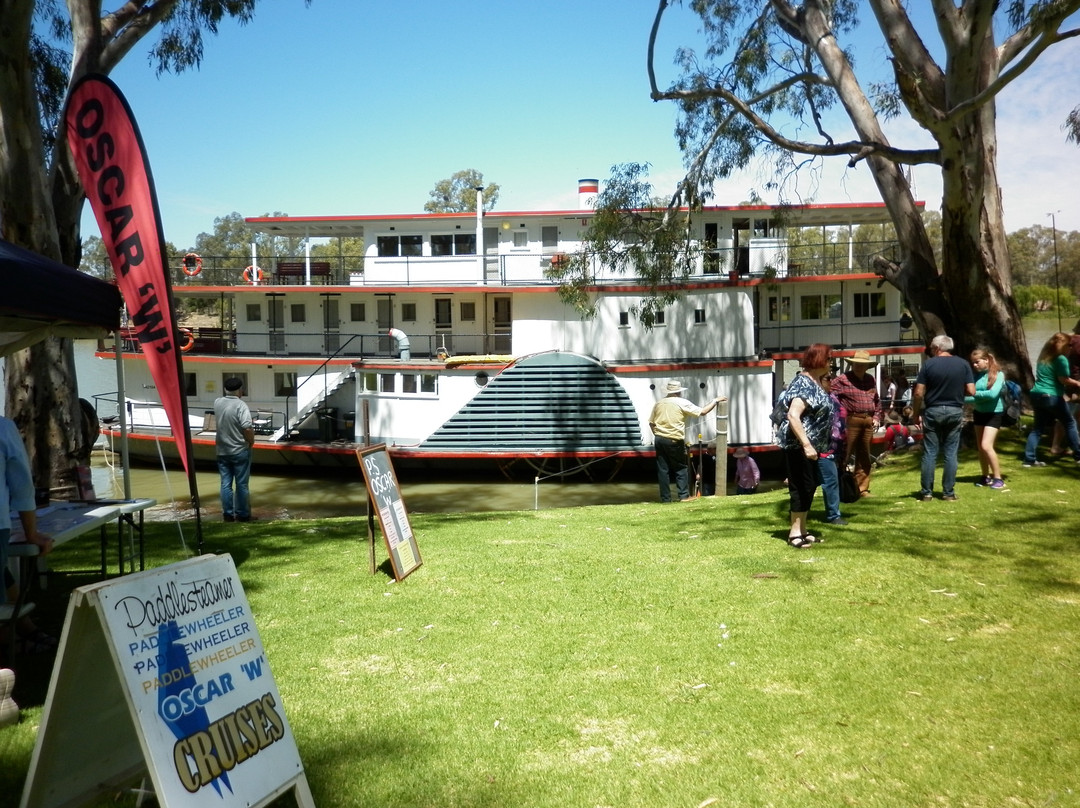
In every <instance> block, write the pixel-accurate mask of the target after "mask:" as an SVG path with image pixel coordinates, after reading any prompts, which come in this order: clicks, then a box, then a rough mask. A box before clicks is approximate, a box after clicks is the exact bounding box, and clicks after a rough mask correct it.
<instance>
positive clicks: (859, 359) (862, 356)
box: [847, 351, 877, 367]
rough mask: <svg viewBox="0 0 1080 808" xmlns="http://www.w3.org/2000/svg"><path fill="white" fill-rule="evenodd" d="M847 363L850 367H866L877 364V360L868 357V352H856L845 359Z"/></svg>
mask: <svg viewBox="0 0 1080 808" xmlns="http://www.w3.org/2000/svg"><path fill="white" fill-rule="evenodd" d="M847 361H848V363H850V364H852V365H866V366H868V367H871V366H873V365H876V364H877V360H876V359H874V357H872V356H870V353H869V352H868V351H856V352H855V355H854V356H849V357H847Z"/></svg>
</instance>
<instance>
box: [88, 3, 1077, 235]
mask: <svg viewBox="0 0 1080 808" xmlns="http://www.w3.org/2000/svg"><path fill="white" fill-rule="evenodd" d="M656 5H657V4H656V2H655V0H625V2H617V1H616V0H585V1H584V2H582V0H578V2H573V3H571V2H567V1H566V0H546V2H543V3H522V4H511V3H509V2H506V0H458V1H457V2H446V1H445V0H441V1H440V0H414V1H413V2H410V3H401V2H388V1H387V0H369V1H368V2H356V1H355V0H314V2H313V3H312V5H311V6H310V7H309V8H305V7H304V3H303V2H302V0H264V2H262V3H260V4H259V6H258V8H257V10H256V15H255V20H254V21H253V22H252V23H251V24H249V25H247V26H243V27H241V26H237V25H235V24H234V23H232V22H227V23H225V24H224V25H223V26H222V29H221V32H220V33H219V35H218V36H216V37H212V38H208V39H207V41H206V49H205V57H204V61H203V64H202V67H201V69H200V70H198V71H192V72H189V73H186V74H182V75H180V76H173V75H169V74H165V75H162V76H161V77H155V75H154V73H153V70H152V69H150V67H149V66H148V65H147V62H146V58H145V50H146V49H145V48H143V49H141V50H137V51H135V52H133V53H132V54H130V55H129V56H128V57H127V58H126V59H125V61H124V62H123V63H122V64H121V65H120V66H119V67H118V68H117V69H116V70H115V71H114V72H113V74H112V78H113V79H114V81H116V83H117V84H118V85H119V87H120V88H121V90H122V91H123V92H124V94H125V95H126V96H127V99H128V102H129V103H130V105H131V107H132V109H133V110H134V113H135V116H136V119H137V121H138V123H139V127H140V129H141V131H142V134H143V139H144V141H145V142H146V145H147V149H148V151H149V156H150V162H151V166H152V168H153V172H154V179H155V183H156V186H157V192H158V200H159V204H160V207H161V211H162V215H163V218H164V228H165V237H166V239H167V240H169V241H171V242H173V243H174V244H175V245H176V246H177V247H178V248H181V249H184V248H187V247H189V246H191V245H193V244H194V242H195V237H196V236H197V235H198V234H199V233H200V232H209V231H212V229H213V222H214V219H215V217H218V216H223V215H227V214H229V213H231V212H233V211H237V212H239V213H240V214H242V215H244V216H259V215H262V214H265V213H273V212H279V211H280V212H283V213H288V214H290V215H336V214H375V213H410V212H416V211H420V210H422V208H423V205H424V203H425V202H426V201H427V199H428V192H429V191H430V190H431V189H432V188H433V187H434V185H435V183H436V182H437V181H438V180H440V179H443V178H446V177H449V176H450V175H451V174H453V173H454V172H455V171H458V170H460V169H465V168H475V169H478V170H479V171H481V172H483V174H484V178H485V180H486V181H489V182H496V183H498V184H499V186H500V189H501V190H500V197H499V203H498V209H500V210H537V209H567V208H575V207H576V206H577V181H578V179H581V178H585V177H598V178H599V179H601V180H603V179H604V178H605V177H606V176H607V175H608V173H609V170H610V167H611V166H612V165H615V164H617V163H622V162H628V161H642V162H648V163H651V164H652V166H653V168H652V173H651V178H652V180H653V182H654V184H655V185H656V187H657V190H658V191H667V190H669V189H670V188H671V187H673V185H674V183H675V182H676V181H677V180H678V179H679V177H681V175H682V174H681V172H682V158H681V155H680V154H679V151H678V149H677V146H676V143H675V139H674V136H673V133H672V131H673V128H674V124H675V120H676V110H675V108H674V106H673V105H672V104H671V103H667V102H662V103H654V102H652V101H651V100H650V99H649V86H648V80H647V75H646V46H647V43H648V35H649V29H650V26H651V24H652V20H653V16H654V13H655V10H656ZM665 20H666V23H665V27H664V28H663V29H662V36H661V38H660V41H659V43H658V47H657V58H656V65H657V68H658V70H659V71H660V75H659V77H658V78H659V81H660V84H661V86H666V85H667V84H668V83H670V80H671V79H672V78H673V76H674V68H673V66H672V58H673V55H674V52H675V49H676V47H678V46H680V45H682V46H690V47H694V48H698V49H700V48H701V40H700V37H699V35H698V33H697V24H696V18H694V17H693V15H692V14H690V12H688V11H687V10H686V9H685V8H682V7H674V8H672V9H670V10H669V11H668V13H667V15H666V17H665ZM876 35H877V34H876V26H873V25H872V24H871V26H870V27H868V28H867V34H866V37H865V44H866V45H867V46H868V49H867V50H866V51H865V52H864V54H863V55H862V59H863V62H862V63H863V64H875V65H880V64H883V63H884V50H883V48H881V46H880V45H876V44H875V42H874V40H873V38H872V36H876ZM936 36H937V34H936V31H935V30H929V31H927V33H926V36H925V38H926V39H927V40H928V41H929V40H931V39H933V38H936ZM1078 56H1080V39H1078V40H1073V41H1071V42H1066V43H1064V44H1061V45H1058V46H1056V47H1055V48H1053V49H1051V51H1050V53H1049V54H1047V55H1044V57H1043V59H1042V60H1041V61H1040V63H1039V64H1038V65H1037V66H1036V68H1035V70H1034V71H1032V72H1031V73H1030V75H1028V76H1025V77H1024V78H1022V79H1021V80H1019V81H1017V82H1014V83H1013V84H1012V85H1011V86H1010V87H1009V88H1007V89H1006V91H1005V93H1004V95H1003V96H1002V97H1001V98H1000V100H999V103H998V116H999V117H998V122H999V133H998V134H999V145H1000V155H1001V156H1000V164H999V169H1000V180H1001V184H1002V188H1003V195H1004V204H1005V212H1006V227H1007V228H1008V229H1009V230H1014V229H1017V228H1020V227H1026V226H1029V225H1031V224H1046V225H1049V224H1050V219H1049V217H1048V215H1047V214H1048V213H1050V212H1055V213H1056V214H1057V215H1056V220H1057V226H1058V227H1059V228H1060V229H1069V230H1071V229H1076V230H1080V206H1077V205H1076V198H1077V192H1076V185H1077V182H1078V180H1080V171H1078V170H1077V165H1078V162H1080V149H1078V148H1077V147H1076V146H1074V145H1072V144H1068V143H1066V142H1065V140H1064V135H1063V133H1062V131H1061V130H1060V125H1061V122H1062V121H1063V120H1064V119H1065V116H1066V115H1067V114H1068V112H1069V110H1070V109H1072V107H1073V106H1075V105H1076V104H1077V103H1080V92H1078V90H1077V87H1080V82H1078V81H1077V78H1078V77H1080V58H1078ZM837 134H838V135H839V136H841V137H847V133H846V131H843V130H840V131H838V133H837ZM889 136H890V138H892V140H893V142H894V143H895V144H896V145H903V146H918V147H921V146H925V145H927V143H926V141H925V140H924V139H921V138H920V136H919V133H918V132H917V131H916V130H915V128H914V127H913V126H912V125H910V124H907V125H904V124H899V125H890V127H889ZM915 179H916V188H917V191H918V195H919V196H920V197H921V198H923V199H925V200H926V201H927V207H928V208H937V207H939V205H940V196H941V189H940V180H939V179H937V178H936V177H935V176H934V172H933V170H932V168H929V167H927V168H920V169H917V170H916V174H915ZM800 184H801V185H802V186H803V187H805V188H807V189H810V187H811V185H812V184H813V183H812V182H811V178H809V177H807V178H806V180H805V181H803V182H801V183H800ZM759 186H760V182H759V178H758V177H757V176H756V175H755V174H754V173H750V174H749V175H747V176H741V177H738V178H734V179H732V180H730V181H728V182H726V183H725V185H724V186H723V187H721V188H720V189H719V193H718V194H717V202H718V203H722V204H730V203H737V202H739V201H741V200H743V199H745V198H747V196H748V194H749V191H750V189H751V188H754V187H759ZM815 194H816V200H815V201H818V202H846V201H867V200H876V199H877V198H878V197H877V196H876V192H875V189H874V187H873V184H872V183H871V182H870V180H869V175H868V172H867V171H866V170H865V168H859V169H855V170H848V169H845V167H844V160H842V159H838V160H834V161H832V162H831V163H830V167H829V168H828V169H827V170H826V171H825V172H823V173H822V174H821V176H820V177H818V178H816V191H815ZM84 231H85V232H86V233H96V232H97V230H96V225H95V224H94V222H93V218H92V216H91V215H90V214H89V212H88V211H87V212H86V214H85V215H84Z"/></svg>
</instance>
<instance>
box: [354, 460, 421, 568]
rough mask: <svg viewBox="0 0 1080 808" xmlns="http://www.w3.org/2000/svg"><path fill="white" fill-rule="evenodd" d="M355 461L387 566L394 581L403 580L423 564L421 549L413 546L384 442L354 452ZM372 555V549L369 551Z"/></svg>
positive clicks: (411, 531)
mask: <svg viewBox="0 0 1080 808" xmlns="http://www.w3.org/2000/svg"><path fill="white" fill-rule="evenodd" d="M356 458H357V460H359V461H360V468H361V469H363V471H364V483H365V484H366V485H367V491H368V502H369V503H374V504H375V512H376V513H377V514H378V517H379V526H380V527H381V528H382V534H383V538H384V539H386V550H387V552H388V553H389V554H390V564H391V566H392V567H393V568H394V580H396V581H401V580H404V579H405V577H406V576H408V575H409V573H411V572H413V571H414V570H415V569H416V568H417V567H419V566H420V565H421V564H423V563H424V562H423V560H422V559H421V558H420V548H419V547H418V546H417V544H416V536H415V534H413V530H412V525H410V524H409V514H408V512H407V511H406V510H405V502H404V500H402V498H401V488H400V486H399V485H398V479H397V474H395V473H394V464H393V463H391V462H390V455H389V454H388V453H387V451H386V444H385V443H377V444H375V445H374V446H366V447H364V448H362V449H357V450H356ZM372 552H374V548H373V550H372Z"/></svg>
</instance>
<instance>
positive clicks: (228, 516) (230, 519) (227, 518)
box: [222, 513, 236, 522]
mask: <svg viewBox="0 0 1080 808" xmlns="http://www.w3.org/2000/svg"><path fill="white" fill-rule="evenodd" d="M222 518H223V519H224V520H225V521H226V522H235V521H236V517H235V516H233V515H232V514H231V513H227V514H225V515H224V516H223V517H222Z"/></svg>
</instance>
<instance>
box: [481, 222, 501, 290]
mask: <svg viewBox="0 0 1080 808" xmlns="http://www.w3.org/2000/svg"><path fill="white" fill-rule="evenodd" d="M484 279H485V280H489V281H497V280H499V228H497V227H485V228H484Z"/></svg>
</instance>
